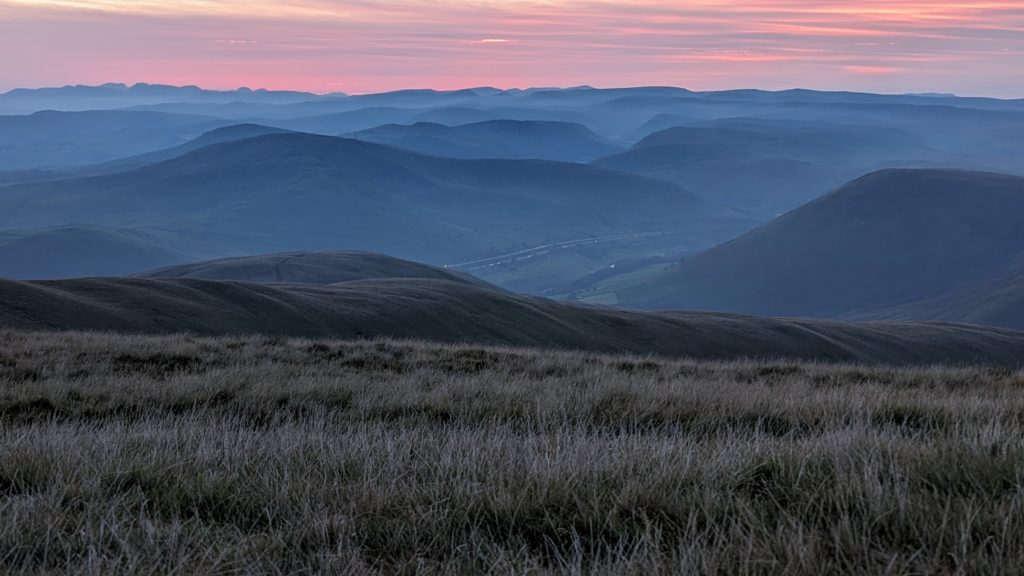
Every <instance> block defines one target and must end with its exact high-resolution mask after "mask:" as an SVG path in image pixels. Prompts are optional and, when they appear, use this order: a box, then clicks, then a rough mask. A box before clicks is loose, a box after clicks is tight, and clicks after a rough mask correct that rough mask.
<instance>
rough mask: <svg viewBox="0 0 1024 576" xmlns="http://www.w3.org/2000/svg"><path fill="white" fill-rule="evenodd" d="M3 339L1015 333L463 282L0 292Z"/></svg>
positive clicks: (736, 345)
mask: <svg viewBox="0 0 1024 576" xmlns="http://www.w3.org/2000/svg"><path fill="white" fill-rule="evenodd" d="M0 327H5V328H18V329H59V330H91V331H118V332H129V333H131V332H136V333H139V332H143V333H179V332H194V333H200V334H241V333H262V334H268V335H281V336H302V337H337V338H377V337H391V338H402V339H417V340H432V341H441V342H471V343H481V344H506V345H517V346H537V347H547V348H566V349H582V350H594V351H602V352H635V353H640V354H658V355H666V356H683V357H696V358H716V359H730V358H731V359H736V358H750V357H771V358H778V357H787V358H801V359H813V360H816V361H828V360H841V361H856V362H884V363H898V364H904V363H926V362H927V363H932V362H949V363H963V362H985V363H999V364H1009V365H1014V366H1017V365H1020V364H1021V358H1024V333H1019V332H1008V331H999V330H996V329H984V328H977V327H969V326H957V325H951V324H898V323H896V324H886V323H882V324H862V325H857V324H842V323H835V322H827V321H797V320H771V319H763V318H754V317H744V316H732V315H723V314H697V313H662V314H651V313H642V312H625V311H616V310H611V309H607V308H593V307H583V306H576V305H570V304H560V303H556V302H552V301H549V300H543V299H538V298H529V297H523V296H514V295H511V294H508V293H505V292H500V291H496V290H492V289H489V288H486V287H481V286H476V285H473V284H469V283H465V282H451V281H446V280H427V279H390V280H368V281H356V282H345V283H341V284H333V285H329V286H315V285H308V284H307V285H303V284H293V285H281V284H277V285H267V284H252V283H241V282H225V281H211V280H193V279H158V280H152V279H93V280H69V281H58V282H33V283H28V282H12V281H2V280H0Z"/></svg>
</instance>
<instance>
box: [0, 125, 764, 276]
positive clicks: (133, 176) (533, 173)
mask: <svg viewBox="0 0 1024 576" xmlns="http://www.w3.org/2000/svg"><path fill="white" fill-rule="evenodd" d="M115 207H116V209H115ZM72 220H73V221H75V222H84V223H90V224H100V225H106V226H133V227H146V226H150V227H159V228H161V229H167V230H173V231H175V232H178V233H183V234H188V235H190V236H191V237H193V238H196V239H197V240H202V241H209V242H212V243H215V244H217V245H219V246H221V247H222V248H223V252H224V253H239V252H241V253H263V252H273V251H281V250H317V249H334V248H336V247H338V246H344V247H346V248H351V249H356V250H371V251H378V252H386V253H390V254H394V255H396V256H400V257H406V258H411V259H415V260H420V261H427V262H434V263H451V262H453V261H459V260H461V259H472V258H473V257H480V256H484V255H488V254H500V253H502V252H512V251H514V250H518V249H521V248H522V247H524V246H532V245H538V244H545V243H548V242H550V241H560V240H575V239H580V238H588V237H597V236H604V235H612V234H617V233H636V232H645V233H649V232H659V231H678V230H680V229H684V230H685V229H691V228H692V229H693V230H694V232H695V233H697V232H703V233H706V234H707V235H708V236H709V237H717V238H719V239H724V238H726V237H728V235H729V234H731V233H733V232H735V231H736V230H737V229H742V227H745V226H747V225H748V224H747V221H746V220H742V219H739V218H737V217H736V215H735V214H734V213H732V212H731V211H729V210H726V209H723V208H718V207H715V206H713V205H711V204H709V203H707V202H705V201H703V200H701V199H699V198H697V197H696V196H694V195H693V194H691V193H689V192H687V191H685V190H682V189H680V188H679V187H677V186H674V185H672V184H668V183H663V182H659V181H655V180H651V179H647V178H643V177H639V176H634V175H630V174H622V173H615V172H611V171H607V170H603V169H598V168H593V167H589V166H582V165H577V164H569V163H554V162H542V161H522V160H475V161H469V160H456V159H442V158H434V157H427V156H420V155H417V154H414V153H411V152H406V151H400V150H397V149H393V148H388V147H384V146H380V145H376V144H371V143H367V142H357V141H353V140H348V139H342V138H332V137H324V136H314V135H309V134H274V135H268V136H261V137H257V138H249V139H245V140H240V141H235V142H228V143H222V144H215V145H212V146H208V147H205V148H202V149H200V150H196V151H193V152H190V153H188V154H185V155H184V156H180V157H178V158H174V159H172V160H168V161H166V162H161V163H157V164H153V165H149V166H146V167H143V168H139V169H137V170H132V171H128V172H123V173H118V174H112V175H107V176H101V177H94V178H80V179H74V180H65V181H59V182H48V183H41V184H26V185H19V186H13V187H7V188H5V189H3V193H2V194H0V226H3V227H45V226H55V225H62V224H65V223H67V222H68V221H72Z"/></svg>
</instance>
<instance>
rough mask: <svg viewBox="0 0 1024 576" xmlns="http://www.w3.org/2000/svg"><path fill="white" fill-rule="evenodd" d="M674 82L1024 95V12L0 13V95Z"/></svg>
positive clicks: (500, 8) (374, 4) (425, 0)
mask: <svg viewBox="0 0 1024 576" xmlns="http://www.w3.org/2000/svg"><path fill="white" fill-rule="evenodd" d="M104 82H124V83H128V84H131V83H135V82H150V83H163V84H178V85H182V84H195V85H200V86H203V87H206V88H218V89H229V88H236V87H238V86H249V87H253V88H268V89H294V90H307V91H312V92H320V93H323V92H333V91H345V92H350V93H362V92H378V91H386V90H395V89H401V88H437V89H454V88H464V87H470V86H495V87H499V88H509V87H521V88H525V87H531V86H574V85H582V84H589V85H593V86H601V87H612V86H638V85H673V86H682V87H685V88H690V89H695V90H718V89H729V88H763V89H769V90H774V89H785V88H795V87H803V88H814V89H824V90H857V91H871V92H887V93H903V92H952V93H957V94H961V95H979V96H996V97H1014V98H1022V97H1024V0H1016V1H1002V2H996V1H994V2H988V1H980V2H965V1H959V2H954V1H937V0H936V1H910V0H905V1H903V0H885V1H883V0H861V1H858V2H837V1H830V0H826V1H809V0H749V1H743V2H741V1H734V0H720V1H711V0H696V1H689V2H686V1H675V0H641V1H617V2H613V1H606V0H345V1H331V0H289V1H287V2H285V1H280V0H254V1H242V0H184V1H182V0H173V1H172V0H137V1H133V0H0V91H6V90H9V89H12V88H16V87H39V86H60V85H65V84H101V83H104Z"/></svg>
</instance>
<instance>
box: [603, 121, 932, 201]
mask: <svg viewBox="0 0 1024 576" xmlns="http://www.w3.org/2000/svg"><path fill="white" fill-rule="evenodd" d="M937 155H938V154H937V153H936V152H935V151H934V150H931V149H929V148H927V147H926V146H924V145H923V144H922V143H921V138H919V137H916V136H914V135H913V134H911V133H909V132H907V131H904V130H899V129H891V128H883V127H879V126H849V125H829V124H824V123H807V122H796V121H768V120H759V119H731V120H721V121H715V122H708V123H702V124H699V125H690V126H678V127H675V128H669V129H666V130H663V131H660V132H656V133H654V134H652V135H650V136H648V137H647V138H644V139H643V140H641V141H640V142H639V143H637V144H636V145H634V146H633V147H632V148H631V149H630V150H628V151H626V152H623V153H622V154H618V155H615V156H610V157H608V158H603V159H601V160H598V161H597V162H595V165H597V166H602V167H605V168H611V169H615V170H623V171H629V172H635V173H638V174H643V175H645V176H650V177H652V178H661V179H664V180H667V181H669V182H675V183H677V184H679V185H680V186H684V187H686V188H689V189H691V190H694V191H698V193H700V194H703V195H704V196H705V197H706V198H708V199H710V200H713V201H715V202H718V203H721V204H725V205H728V206H732V207H734V208H736V209H738V210H742V211H744V212H748V213H751V214H757V215H765V216H774V215H777V214H778V213H780V212H785V211H786V210H789V209H792V208H795V207H797V206H799V205H801V204H803V203H805V202H807V201H809V200H812V199H814V198H816V197H817V196H819V195H820V194H823V193H825V192H827V191H828V190H830V189H832V188H834V187H836V186H839V185H840V184H842V183H844V182H847V181H849V180H850V179H852V178H856V177H857V176H860V175H862V174H865V173H867V172H871V171H874V170H877V169H880V168H884V167H892V166H899V165H904V166H906V165H908V164H909V165H910V166H914V165H918V164H921V163H923V162H924V161H925V159H927V158H929V157H934V156H937Z"/></svg>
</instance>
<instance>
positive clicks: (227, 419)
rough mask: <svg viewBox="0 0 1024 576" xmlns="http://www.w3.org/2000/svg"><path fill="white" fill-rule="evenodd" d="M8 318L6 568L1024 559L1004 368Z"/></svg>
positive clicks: (0, 549) (800, 564) (1015, 397)
mask: <svg viewBox="0 0 1024 576" xmlns="http://www.w3.org/2000/svg"><path fill="white" fill-rule="evenodd" d="M0 338H2V342H3V345H2V347H0V572H4V573H13V574H36V573H51V574H65V573H75V574H77V573H86V574H89V573H92V574H100V573H103V574H107V573H180V574H190V573H270V574H306V573H359V574H362V573H382V574H413V573H415V574H422V573H442V572H443V573H464V574H475V573H494V574H507V573H537V574H547V573H552V574H652V573H685V574H863V573H878V574H926V573H928V574H931V573H951V574H956V573H960V574H978V573H986V574H1019V573H1022V572H1024V491H1022V489H1024V393H1022V392H1024V373H1021V372H1019V371H1015V370H1010V369H1005V368H986V367H931V368H929V367H925V368H891V367H863V366H856V365H829V364H813V363H792V362H785V361H776V362H731V363H712V362H692V361H665V360H659V359H654V358H641V357H625V356H616V357H613V356H597V355H588V354H582V353H570V352H537V351H530V350H521V349H502V348H476V347H460V346H442V345H425V344H416V343H402V342H387V341H383V342H355V343H353V342H339V341H309V340H284V339H267V338H262V337H226V338H219V339H209V338H198V337H185V336H180V337H174V336H167V337H122V336H110V335H96V334H52V333H51V334H44V333H22V332H10V331H8V332H2V333H0Z"/></svg>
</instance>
